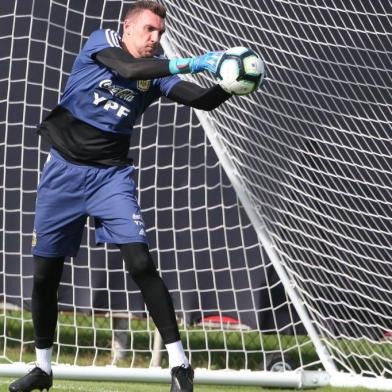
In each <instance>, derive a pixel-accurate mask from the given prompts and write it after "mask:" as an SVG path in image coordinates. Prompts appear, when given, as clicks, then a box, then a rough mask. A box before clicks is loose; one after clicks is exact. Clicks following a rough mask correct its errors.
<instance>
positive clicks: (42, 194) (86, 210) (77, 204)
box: [32, 149, 147, 257]
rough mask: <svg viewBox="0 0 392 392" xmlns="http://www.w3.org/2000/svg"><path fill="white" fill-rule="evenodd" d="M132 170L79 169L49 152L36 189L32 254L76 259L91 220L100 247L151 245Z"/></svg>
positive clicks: (115, 167) (111, 168)
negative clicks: (91, 219) (102, 244)
mask: <svg viewBox="0 0 392 392" xmlns="http://www.w3.org/2000/svg"><path fill="white" fill-rule="evenodd" d="M134 171H135V168H134V166H132V165H130V166H121V167H119V166H114V167H104V166H102V167H97V166H82V165H76V164H73V163H70V162H68V161H67V160H65V159H64V158H63V157H62V156H61V155H60V154H59V153H58V152H57V151H56V150H53V149H52V150H51V151H50V154H49V156H48V160H47V161H46V163H45V166H44V168H43V171H42V175H41V180H40V184H39V186H38V190H37V202H36V212H35V221H34V234H33V246H32V253H33V254H34V255H37V256H43V257H60V256H71V257H74V256H76V254H77V252H78V250H79V247H80V242H81V240H82V235H83V229H84V226H85V223H86V218H87V216H91V217H94V220H95V240H96V242H97V243H102V242H108V243H112V244H126V243H133V242H143V243H146V244H147V237H146V233H145V228H144V222H143V219H142V216H141V212H140V207H139V203H138V201H137V199H136V185H135V182H134V180H133V179H132V175H133V172H134Z"/></svg>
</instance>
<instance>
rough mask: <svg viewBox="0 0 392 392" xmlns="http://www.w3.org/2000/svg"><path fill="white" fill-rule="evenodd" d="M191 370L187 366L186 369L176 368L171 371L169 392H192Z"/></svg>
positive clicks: (182, 367) (192, 373)
mask: <svg viewBox="0 0 392 392" xmlns="http://www.w3.org/2000/svg"><path fill="white" fill-rule="evenodd" d="M193 375H194V372H193V369H192V367H191V366H190V365H189V366H188V367H187V368H186V367H184V365H182V366H176V367H174V368H173V369H172V370H171V376H172V384H171V389H170V392H193Z"/></svg>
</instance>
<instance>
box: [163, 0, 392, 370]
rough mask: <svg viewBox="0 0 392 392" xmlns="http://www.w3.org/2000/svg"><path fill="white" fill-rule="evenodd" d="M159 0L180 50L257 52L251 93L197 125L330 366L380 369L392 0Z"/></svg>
mask: <svg viewBox="0 0 392 392" xmlns="http://www.w3.org/2000/svg"><path fill="white" fill-rule="evenodd" d="M165 4H166V5H167V6H168V8H169V12H170V14H171V18H170V29H169V41H170V44H171V45H172V47H173V48H174V50H175V51H176V52H177V53H178V55H180V56H190V55H194V54H198V53H200V52H204V51H205V50H208V49H225V48H228V47H230V46H237V45H244V46H250V47H252V48H253V49H254V50H256V51H257V52H259V53H260V54H261V55H262V56H263V57H264V58H265V59H266V61H267V65H268V67H267V69H268V75H269V77H268V81H267V83H266V85H265V86H264V87H263V88H262V91H259V92H258V93H257V94H253V95H251V96H249V97H245V98H241V99H232V100H230V101H229V103H228V104H227V105H224V106H222V107H220V108H219V109H218V110H216V111H214V112H213V113H211V114H209V116H208V118H209V121H210V122H212V124H213V126H214V128H215V129H216V130H217V131H218V133H219V135H220V137H221V143H222V144H223V145H224V147H225V148H227V149H228V151H229V155H230V157H231V161H232V163H233V164H234V166H235V168H236V170H237V171H238V175H239V176H240V179H241V181H242V184H243V188H244V192H245V193H246V195H247V197H249V198H250V199H251V201H252V203H253V204H254V206H253V208H256V209H258V211H259V214H260V216H261V217H262V218H263V220H264V221H265V224H266V227H267V230H268V232H269V234H270V237H271V238H272V239H273V240H274V242H275V244H276V246H277V250H278V253H279V255H280V257H281V261H282V263H284V265H285V267H286V268H287V271H288V273H289V275H290V276H291V277H292V279H293V280H294V281H295V282H296V285H297V286H298V289H299V291H300V293H301V296H302V298H303V300H304V303H305V306H306V308H307V310H308V312H309V314H310V315H311V318H312V319H313V321H314V324H315V326H316V328H317V330H318V331H319V333H320V335H321V336H322V338H323V342H324V344H326V345H327V347H328V349H329V351H330V353H331V354H332V356H333V358H334V359H335V361H336V363H337V365H338V368H342V369H344V370H346V371H355V372H357V373H359V374H361V375H371V376H376V375H382V376H385V377H390V373H391V370H392V368H391V365H392V363H391V359H392V357H391V354H392V352H391V345H390V342H388V341H387V340H385V337H386V336H388V334H389V331H390V329H391V318H390V315H391V303H392V302H391V299H392V295H391V287H390V275H391V261H392V260H391V254H392V252H391V250H392V248H391V233H392V230H391V229H392V221H391V216H392V215H391V211H392V208H391V197H390V194H391V185H392V172H391V167H392V159H391V155H392V154H391V151H392V150H391V123H392V121H391V120H392V110H391V109H392V106H391V100H390V97H391V86H392V84H391V69H392V65H391V61H390V58H391V53H392V44H391V42H392V40H391V38H392V37H391V35H392V33H391V31H392V29H391V27H392V26H391V15H392V8H391V5H390V4H389V3H387V2H382V1H373V2H353V1H335V2H333V3H332V2H324V1H304V2H300V1H277V0H271V1H263V2H262V3H260V2H258V1H255V0H254V1H252V0H250V1H245V0H244V1H236V2H233V1H216V2H209V1H197V2H196V1H184V2H181V4H180V3H178V2H175V1H165ZM206 80H207V78H206V77H204V76H203V77H201V78H200V81H201V83H204V82H205V81H206Z"/></svg>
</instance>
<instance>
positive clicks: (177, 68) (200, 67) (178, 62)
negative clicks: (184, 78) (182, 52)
mask: <svg viewBox="0 0 392 392" xmlns="http://www.w3.org/2000/svg"><path fill="white" fill-rule="evenodd" d="M223 54H224V52H223V51H222V52H207V53H206V54H203V55H202V56H196V57H190V58H185V59H173V60H170V62H169V69H170V72H171V73H172V74H173V75H175V74H178V73H198V72H202V71H210V72H212V73H213V74H214V76H216V70H217V68H218V64H219V61H220V59H221V58H222V56H223Z"/></svg>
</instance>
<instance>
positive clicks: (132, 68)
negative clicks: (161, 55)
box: [95, 48, 172, 80]
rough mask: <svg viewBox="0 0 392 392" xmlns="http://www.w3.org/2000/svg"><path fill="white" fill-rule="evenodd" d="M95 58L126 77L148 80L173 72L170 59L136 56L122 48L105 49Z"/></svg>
mask: <svg viewBox="0 0 392 392" xmlns="http://www.w3.org/2000/svg"><path fill="white" fill-rule="evenodd" d="M95 58H96V59H97V60H98V61H99V62H100V63H101V64H103V65H105V66H106V67H108V68H110V69H111V70H113V71H116V72H118V73H119V75H121V76H122V77H123V78H125V79H137V80H148V79H154V78H161V77H164V76H169V75H171V74H172V73H171V72H170V70H169V62H170V61H169V60H166V59H158V58H134V57H132V56H131V55H129V54H128V53H126V52H124V51H123V50H122V49H120V48H106V49H103V50H101V51H100V52H98V53H97V54H96V55H95Z"/></svg>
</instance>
